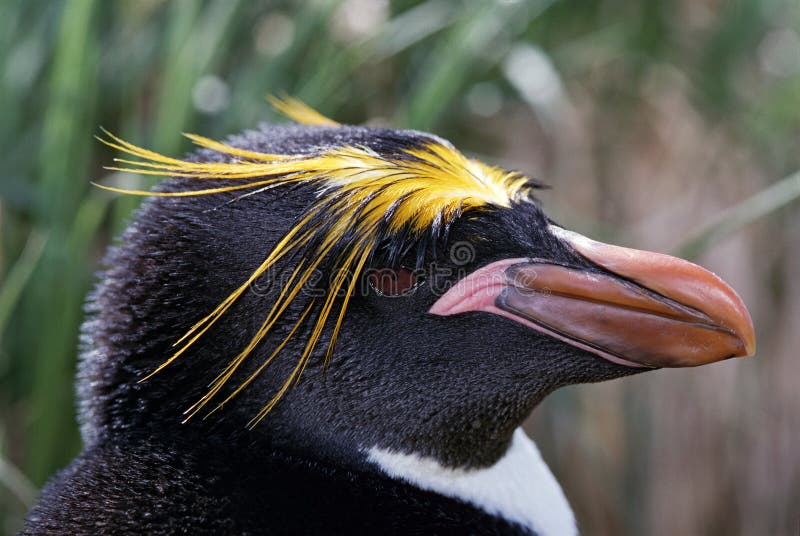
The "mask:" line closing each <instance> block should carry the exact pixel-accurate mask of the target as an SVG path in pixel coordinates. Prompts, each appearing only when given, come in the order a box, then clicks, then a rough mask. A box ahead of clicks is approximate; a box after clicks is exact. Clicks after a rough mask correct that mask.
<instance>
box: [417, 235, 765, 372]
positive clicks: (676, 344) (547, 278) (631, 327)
mask: <svg viewBox="0 0 800 536" xmlns="http://www.w3.org/2000/svg"><path fill="white" fill-rule="evenodd" d="M551 231H552V232H553V234H555V235H556V236H557V237H558V238H560V239H561V240H562V241H564V242H566V243H568V244H569V245H570V246H571V247H572V248H573V249H574V250H575V251H576V252H577V253H579V254H580V255H581V256H583V257H584V258H586V259H587V260H588V261H590V262H591V263H592V264H594V265H596V266H598V267H599V268H601V269H602V270H596V271H594V270H586V269H584V268H578V267H571V266H563V265H560V264H556V263H553V262H552V261H547V260H540V259H507V260H504V261H498V262H496V263H493V264H492V265H489V266H486V267H484V268H482V269H480V270H478V271H476V272H474V273H473V274H470V275H469V276H467V277H466V278H465V279H462V280H461V281H460V282H459V283H458V284H457V285H456V286H455V287H453V288H452V289H450V290H449V291H448V292H447V293H446V294H445V295H444V296H442V298H440V299H439V301H437V302H436V304H434V306H433V307H432V308H431V310H430V312H431V313H434V314H442V315H449V314H456V313H459V312H465V311H468V310H484V311H487V312H492V313H495V314H500V315H501V316H505V317H507V318H510V319H512V320H515V321H517V322H520V323H522V324H524V325H526V326H528V327H530V328H532V329H535V330H537V331H540V332H543V333H547V334H548V335H551V336H553V337H555V338H558V339H560V340H562V341H564V342H566V343H568V344H571V345H573V346H577V347H579V348H582V349H585V350H588V351H590V352H593V353H596V354H598V355H600V356H602V357H605V358H607V359H609V360H611V361H614V362H617V363H621V364H624V365H628V366H645V367H689V366H697V365H704V364H707V363H712V362H715V361H719V360H722V359H727V358H730V357H742V356H751V355H753V354H754V353H755V333H754V330H753V322H752V320H751V319H750V314H749V313H748V311H747V308H746V307H745V306H744V304H743V303H742V300H741V299H740V298H739V296H738V295H737V294H736V292H735V291H734V290H733V289H732V288H731V287H730V286H728V285H727V284H726V283H725V282H724V281H722V280H721V279H720V278H719V277H717V276H716V275H714V274H713V273H711V272H709V271H708V270H706V269H704V268H701V267H700V266H697V265H696V264H692V263H690V262H688V261H684V260H682V259H677V258H675V257H670V256H669V255H662V254H659V253H651V252H647V251H639V250H635V249H628V248H623V247H618V246H612V245H609V244H603V243H601V242H595V241H594V240H590V239H588V238H586V237H584V236H582V235H579V234H577V233H573V232H571V231H567V230H564V229H561V228H558V227H552V226H551ZM476 290H479V291H480V292H476Z"/></svg>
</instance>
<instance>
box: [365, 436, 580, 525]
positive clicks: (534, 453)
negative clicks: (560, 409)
mask: <svg viewBox="0 0 800 536" xmlns="http://www.w3.org/2000/svg"><path fill="white" fill-rule="evenodd" d="M367 456H368V461H369V462H370V463H372V464H373V465H375V466H376V467H378V468H379V469H380V470H381V471H382V472H383V473H385V474H386V475H387V476H389V477H391V478H393V479H396V480H400V481H404V482H407V483H410V484H412V485H414V486H416V487H418V488H420V489H423V490H428V491H433V492H436V493H439V494H441V495H443V496H446V497H450V498H453V499H457V500H460V501H462V502H466V503H470V504H472V505H473V506H476V507H478V508H480V509H482V510H484V511H485V512H487V513H489V514H491V515H494V516H498V517H502V518H503V519H506V520H507V521H510V522H512V523H517V524H519V525H522V526H523V527H526V528H528V529H530V530H531V531H532V532H534V533H535V534H541V535H543V536H545V535H568V534H575V533H576V532H577V530H576V525H575V518H574V515H573V513H572V510H571V508H570V507H569V503H568V502H567V499H566V497H565V496H564V493H563V491H562V490H561V487H560V486H559V484H558V482H557V481H556V479H555V477H554V476H553V474H552V473H551V472H550V469H549V468H548V467H547V465H546V464H545V462H544V460H543V459H542V457H541V455H540V454H539V451H538V449H537V448H536V445H535V444H534V443H533V441H531V440H530V439H529V438H528V436H527V435H526V434H525V432H524V431H523V430H522V429H521V428H518V429H517V430H516V431H515V432H514V434H513V437H512V440H511V442H510V444H509V446H508V448H507V449H506V451H505V453H504V454H503V455H502V457H501V458H500V459H499V460H497V461H496V462H495V463H494V464H493V465H491V466H489V467H484V468H474V469H464V468H451V467H445V466H443V465H441V464H440V463H439V462H438V461H436V460H435V459H433V458H426V457H423V456H418V455H415V454H403V453H400V452H393V451H391V450H385V449H381V448H377V447H374V448H371V449H369V450H368V451H367Z"/></svg>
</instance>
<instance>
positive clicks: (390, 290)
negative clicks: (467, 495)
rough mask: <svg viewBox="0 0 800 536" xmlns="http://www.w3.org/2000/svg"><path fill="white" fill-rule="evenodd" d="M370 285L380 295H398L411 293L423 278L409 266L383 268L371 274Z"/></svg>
mask: <svg viewBox="0 0 800 536" xmlns="http://www.w3.org/2000/svg"><path fill="white" fill-rule="evenodd" d="M368 280H369V286H371V287H372V288H373V289H375V292H377V293H378V295H379V296H388V297H397V296H403V295H406V294H410V293H411V292H412V291H413V290H414V289H415V288H416V287H417V286H419V284H420V283H421V282H422V279H421V278H419V277H417V275H416V274H415V273H414V272H412V271H411V270H409V269H408V268H398V269H391V268H381V269H380V270H374V271H372V272H371V273H370V274H369V278H368Z"/></svg>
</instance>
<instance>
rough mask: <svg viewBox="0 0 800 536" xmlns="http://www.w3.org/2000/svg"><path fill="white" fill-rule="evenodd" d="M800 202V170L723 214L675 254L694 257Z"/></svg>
mask: <svg viewBox="0 0 800 536" xmlns="http://www.w3.org/2000/svg"><path fill="white" fill-rule="evenodd" d="M797 199H800V171H797V172H795V173H793V174H792V175H789V176H788V177H786V178H784V179H782V180H780V181H778V182H777V183H775V184H773V185H772V186H770V187H768V188H766V189H764V190H761V191H760V192H758V193H757V194H755V195H754V196H752V197H750V198H749V199H746V200H744V201H742V202H741V203H739V204H738V205H735V206H733V207H731V208H729V209H728V210H725V211H723V212H722V213H721V214H720V215H719V216H718V217H717V218H715V219H714V220H713V221H711V222H709V223H708V224H706V225H704V226H703V227H702V228H701V229H700V230H699V231H698V232H697V233H695V234H694V235H693V236H691V237H690V238H689V239H687V240H686V241H684V242H683V243H682V244H681V245H679V246H678V247H677V248H675V253H676V255H678V256H680V257H686V258H690V259H691V258H695V257H697V256H698V255H700V254H702V253H703V252H704V251H706V250H708V249H709V248H711V247H712V246H713V245H715V244H718V243H719V242H720V241H722V240H724V239H725V238H727V237H728V236H730V235H732V234H733V233H735V232H736V231H738V230H740V229H742V228H744V227H746V226H748V225H750V224H751V223H753V222H755V221H756V220H759V219H761V218H763V217H766V216H769V215H770V214H772V213H773V212H775V211H777V210H779V209H781V208H783V207H785V206H786V205H788V204H789V203H792V202H793V201H796V200H797Z"/></svg>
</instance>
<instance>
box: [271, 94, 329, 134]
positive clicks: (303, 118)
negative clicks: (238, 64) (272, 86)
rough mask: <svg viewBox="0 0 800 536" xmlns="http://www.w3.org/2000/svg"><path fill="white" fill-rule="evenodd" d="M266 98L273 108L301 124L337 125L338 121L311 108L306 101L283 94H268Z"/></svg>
mask: <svg viewBox="0 0 800 536" xmlns="http://www.w3.org/2000/svg"><path fill="white" fill-rule="evenodd" d="M267 100H268V101H269V103H270V104H271V105H272V107H273V108H275V109H276V110H278V111H279V112H280V113H281V114H283V115H284V116H286V117H288V118H289V119H291V120H292V121H295V122H296V123H300V124H301V125H312V126H320V127H338V126H340V125H339V123H337V122H336V121H334V120H333V119H330V118H328V117H325V116H324V115H322V114H321V113H319V112H318V111H316V110H315V109H314V108H311V107H310V106H308V105H307V104H306V103H304V102H302V101H299V100H297V99H293V98H291V97H287V96H285V95H284V96H283V97H281V98H278V97H275V96H272V95H270V96H268V97H267Z"/></svg>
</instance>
